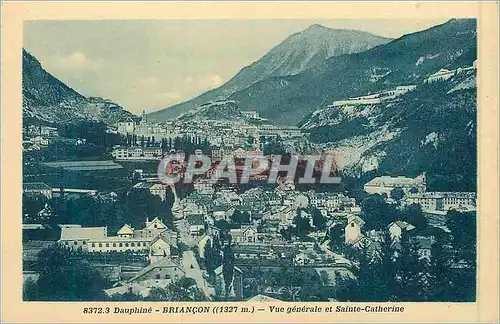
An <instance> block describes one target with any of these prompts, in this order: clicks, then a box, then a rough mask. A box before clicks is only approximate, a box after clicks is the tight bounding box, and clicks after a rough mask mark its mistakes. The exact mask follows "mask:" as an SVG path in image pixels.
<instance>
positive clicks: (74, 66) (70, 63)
mask: <svg viewBox="0 0 500 324" xmlns="http://www.w3.org/2000/svg"><path fill="white" fill-rule="evenodd" d="M55 65H57V66H58V67H60V68H63V69H68V70H78V69H96V68H98V67H100V66H101V65H102V59H99V60H97V61H94V60H91V59H90V58H88V57H87V56H86V55H85V54H84V53H82V52H74V53H72V54H70V55H68V56H63V57H57V58H56V59H55Z"/></svg>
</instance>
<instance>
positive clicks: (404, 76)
mask: <svg viewBox="0 0 500 324" xmlns="http://www.w3.org/2000/svg"><path fill="white" fill-rule="evenodd" d="M476 51H477V32H476V21H475V20H474V19H459V20H457V19H452V20H450V21H448V22H446V23H444V24H442V25H438V26H435V27H432V28H430V29H427V30H424V31H421V32H417V33H413V34H409V35H404V36H403V37H401V38H399V39H396V40H394V41H392V42H390V43H387V44H384V45H380V46H377V47H374V48H372V49H369V50H367V51H364V52H361V53H355V54H346V55H340V56H334V57H331V58H328V59H327V60H326V61H324V62H322V63H319V64H316V65H314V66H312V67H311V68H309V69H306V70H304V71H303V72H301V73H299V74H296V75H289V76H282V77H270V78H266V79H264V80H261V81H258V82H255V83H253V84H252V85H250V86H248V87H246V88H244V89H243V90H240V91H237V92H234V93H233V94H231V95H230V96H229V97H228V99H229V100H234V101H236V102H237V103H238V106H239V108H240V109H241V110H257V111H258V112H259V113H260V115H261V116H263V117H265V118H268V119H270V120H271V121H273V122H275V123H280V124H297V122H298V121H300V120H302V119H303V118H304V117H305V116H307V115H308V114H309V113H311V112H312V111H313V110H314V109H316V108H320V107H326V106H327V105H328V104H331V103H332V102H333V101H334V100H339V99H343V98H349V97H353V96H359V95H363V94H367V93H370V92H377V91H380V90H384V89H389V88H393V87H396V86H398V85H405V84H416V83H421V82H422V81H423V80H424V79H425V78H426V77H427V76H428V75H429V74H431V73H434V72H436V71H437V70H439V69H441V68H449V69H451V68H456V67H458V66H469V65H471V64H472V62H473V61H474V60H475V59H476V55H477V54H476Z"/></svg>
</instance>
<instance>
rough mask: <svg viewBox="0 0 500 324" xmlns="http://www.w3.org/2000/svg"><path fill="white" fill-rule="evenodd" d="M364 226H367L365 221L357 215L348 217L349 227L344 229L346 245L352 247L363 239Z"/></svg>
mask: <svg viewBox="0 0 500 324" xmlns="http://www.w3.org/2000/svg"><path fill="white" fill-rule="evenodd" d="M363 225H365V221H364V220H363V219H361V217H359V216H357V215H349V216H348V217H347V225H346V227H345V229H344V233H345V243H346V244H351V245H352V244H354V243H355V242H357V241H359V239H360V238H361V237H363V235H362V234H361V228H362V227H363Z"/></svg>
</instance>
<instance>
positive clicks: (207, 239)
mask: <svg viewBox="0 0 500 324" xmlns="http://www.w3.org/2000/svg"><path fill="white" fill-rule="evenodd" d="M212 240H213V238H212V237H211V236H209V235H203V236H202V237H201V239H200V240H199V241H198V244H197V246H198V253H199V255H200V258H201V259H204V258H205V249H206V248H207V247H208V246H207V244H208V243H210V245H209V246H211V245H212V242H213V241H212Z"/></svg>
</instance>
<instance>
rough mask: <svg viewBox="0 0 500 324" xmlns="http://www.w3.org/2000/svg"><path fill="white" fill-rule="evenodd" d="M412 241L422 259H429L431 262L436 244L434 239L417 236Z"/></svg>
mask: <svg viewBox="0 0 500 324" xmlns="http://www.w3.org/2000/svg"><path fill="white" fill-rule="evenodd" d="M411 240H412V241H413V242H414V243H415V245H416V247H417V253H418V256H419V258H420V259H424V258H425V259H427V260H429V261H430V259H431V256H432V245H433V244H434V242H435V239H434V237H425V236H415V237H412V238H411Z"/></svg>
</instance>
